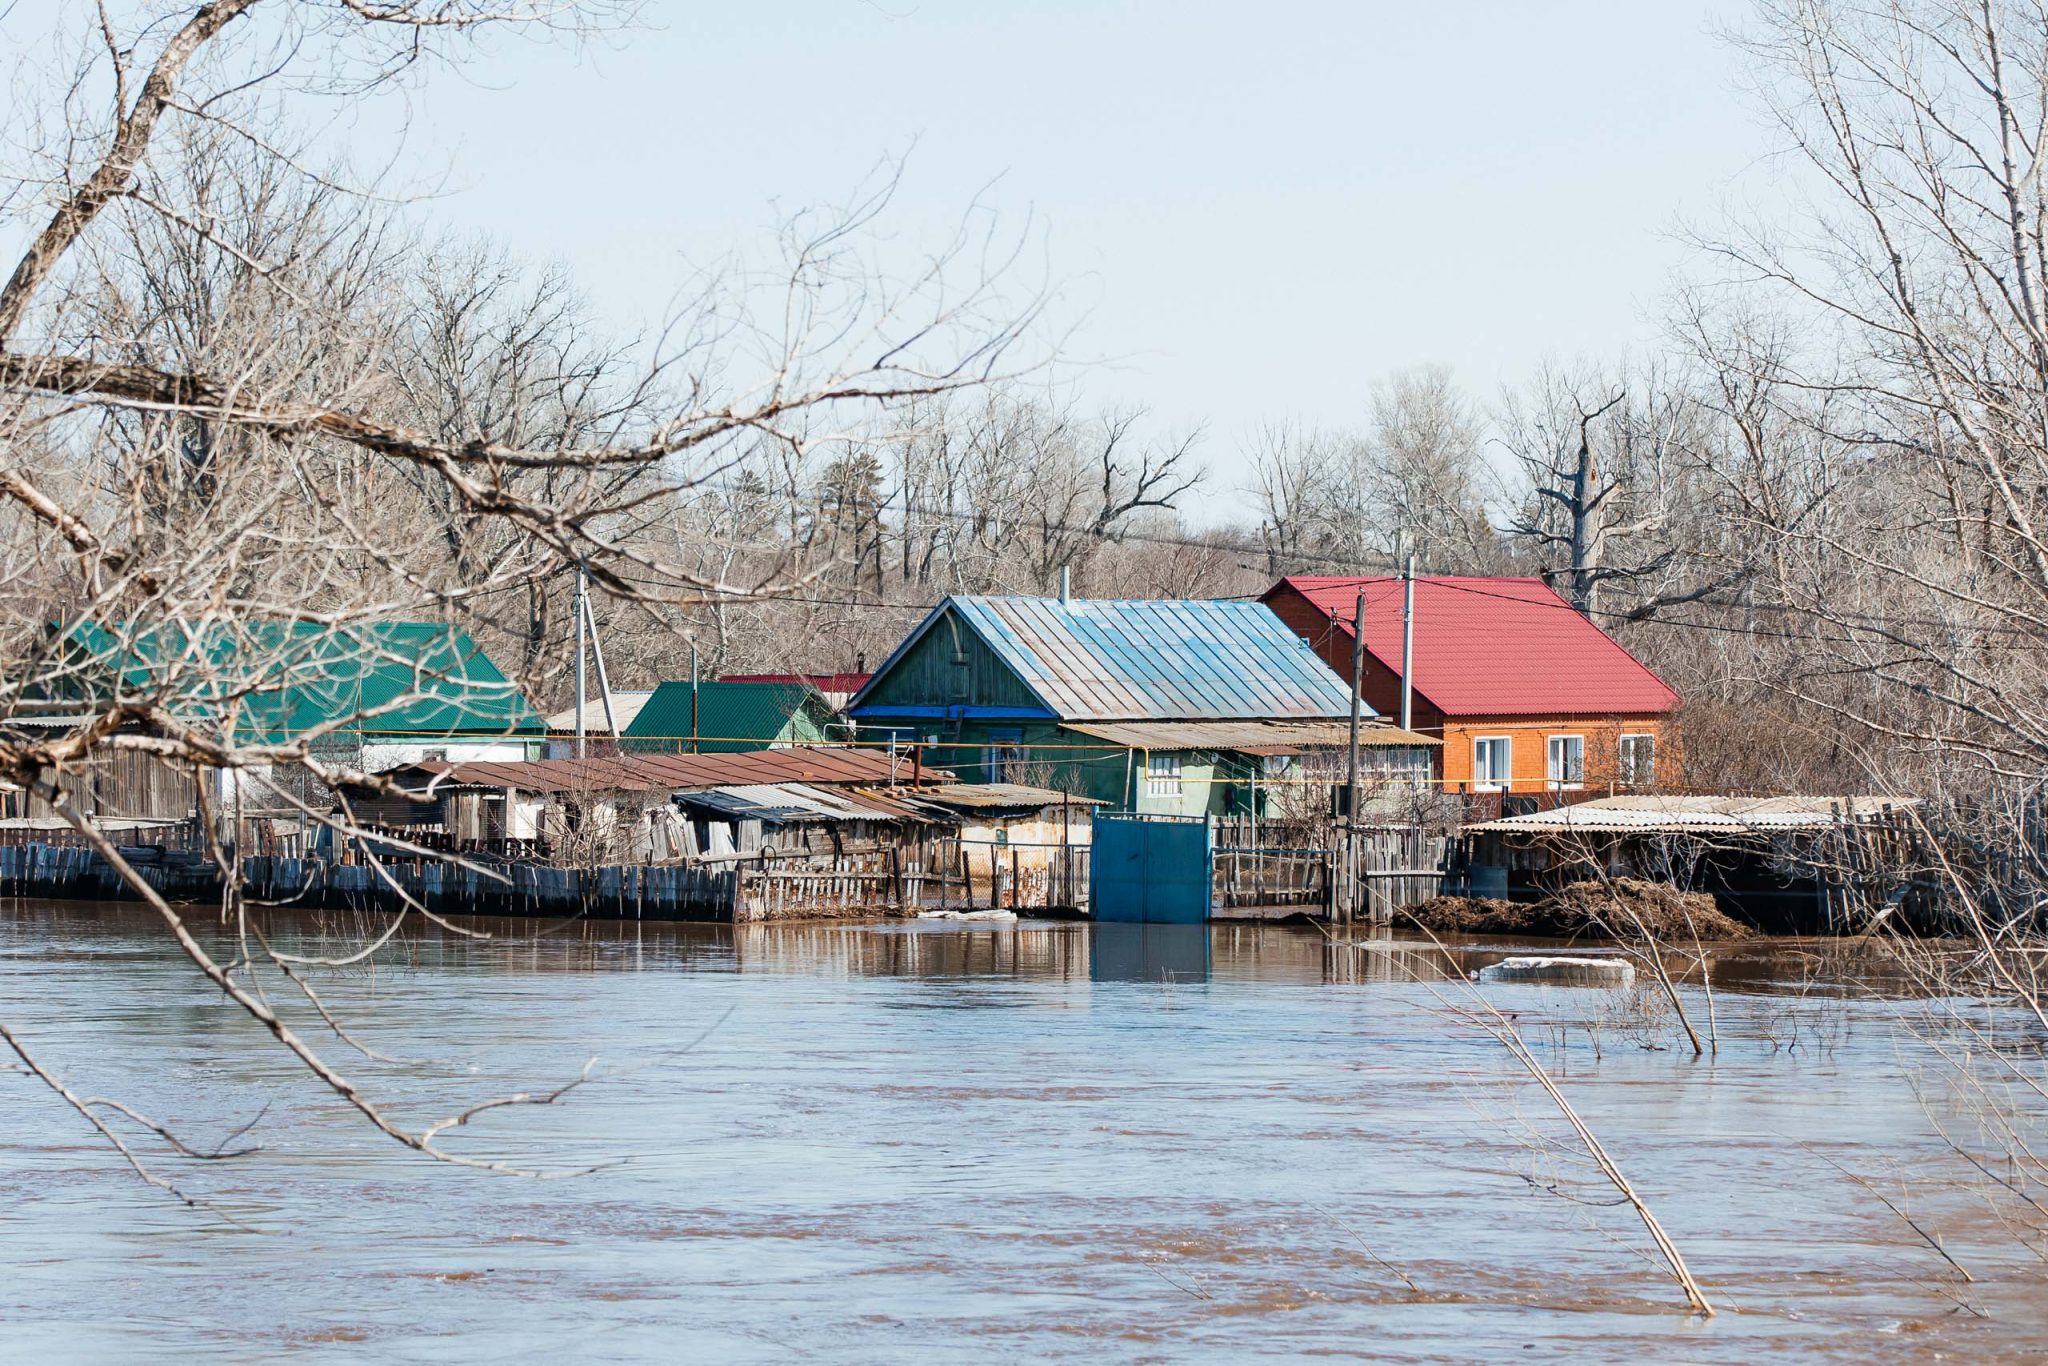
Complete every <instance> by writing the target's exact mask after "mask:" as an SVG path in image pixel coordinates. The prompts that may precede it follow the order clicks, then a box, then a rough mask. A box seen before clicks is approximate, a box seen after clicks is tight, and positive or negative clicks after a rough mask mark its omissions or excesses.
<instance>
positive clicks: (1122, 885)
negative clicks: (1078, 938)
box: [1088, 814, 1215, 925]
mask: <svg viewBox="0 0 2048 1366" xmlns="http://www.w3.org/2000/svg"><path fill="white" fill-rule="evenodd" d="M1093 843H1094V849H1093V852H1092V853H1091V854H1090V856H1089V861H1088V900H1089V907H1090V913H1091V914H1092V915H1093V916H1094V918H1095V919H1097V920H1103V921H1138V922H1145V923H1150V924H1172V925H1199V924H1201V923H1202V922H1203V921H1205V920H1207V919H1208V918H1209V892H1210V885H1211V878H1212V876H1213V871H1214V866H1215V850H1214V848H1213V846H1212V844H1211V841H1210V837H1209V822H1208V820H1207V818H1205V817H1201V816H1145V815H1131V814H1121V815H1114V816H1112V815H1107V814H1104V815H1098V816H1096V817H1095V831H1094V836H1093Z"/></svg>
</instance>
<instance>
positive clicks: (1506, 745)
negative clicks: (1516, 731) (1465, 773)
mask: <svg viewBox="0 0 2048 1366" xmlns="http://www.w3.org/2000/svg"><path fill="white" fill-rule="evenodd" d="M1488 745H1499V746H1500V747H1501V754H1502V756H1503V757H1504V759H1505V761H1506V762H1505V763H1504V764H1503V765H1502V767H1503V768H1504V769H1506V770H1507V771H1506V773H1505V774H1504V775H1503V776H1502V777H1500V778H1498V779H1495V778H1492V777H1487V776H1482V775H1481V771H1480V770H1481V768H1482V765H1481V764H1480V762H1479V756H1480V755H1481V754H1482V753H1484V752H1485V750H1486V746H1488ZM1514 784H1515V737H1514V736H1512V735H1475V736H1473V737H1472V790H1473V791H1474V792H1505V791H1507V790H1508V789H1509V788H1510V787H1513V786H1514Z"/></svg>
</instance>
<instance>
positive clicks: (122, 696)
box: [59, 621, 545, 744]
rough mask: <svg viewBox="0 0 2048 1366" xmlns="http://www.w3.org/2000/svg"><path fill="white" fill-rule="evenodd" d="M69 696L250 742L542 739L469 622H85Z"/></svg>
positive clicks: (68, 648) (66, 686)
mask: <svg viewBox="0 0 2048 1366" xmlns="http://www.w3.org/2000/svg"><path fill="white" fill-rule="evenodd" d="M59 648H60V650H61V651H62V654H63V656H64V661H65V666H66V667H65V678H64V682H63V684H62V685H61V686H60V688H59V691H61V692H62V693H63V694H65V695H67V696H70V697H75V698H82V699H88V700H92V701H96V702H113V701H122V700H131V699H132V700H142V701H149V702H153V703H156V704H158V705H161V706H164V707H167V708H168V709H169V710H170V711H171V712H172V713H173V714H175V715H177V716H180V717H182V718H184V719H185V720H187V721H190V722H193V723H195V724H199V725H204V726H209V727H218V728H219V733H220V734H222V735H223V736H224V737H226V738H229V739H232V740H233V741H236V742H238V743H243V744H280V743H284V742H285V741H288V740H291V739H295V738H298V737H300V736H304V735H306V734H308V733H310V732H314V731H318V730H321V729H322V728H326V729H325V732H324V733H325V734H331V735H335V736H337V737H341V738H346V739H361V738H364V737H368V736H382V735H391V736H403V737H408V738H411V737H430V738H445V737H452V736H458V735H461V736H473V735H539V734H541V733H543V731H544V729H545V726H544V724H543V722H542V720H541V718H540V715H539V714H538V713H537V712H535V711H534V709H533V707H532V706H531V705H530V704H529V703H528V702H527V700H526V697H525V695H524V694H523V693H521V692H520V691H519V689H518V688H517V687H516V686H514V685H513V684H512V682H511V681H510V680H508V679H507V678H506V677H505V675H504V674H503V673H502V672H500V671H499V669H498V666H497V665H495V664H493V663H492V662H491V660H490V657H489V656H488V655H486V654H485V653H484V652H483V650H482V649H481V648H480V647H479V646H478V645H477V643H476V641H474V640H473V639H471V638H470V635H469V633H468V632H467V631H464V630H462V629H461V628H460V627H455V626H446V625H442V624H439V623H435V622H422V621H385V622H364V623H358V624H354V625H348V626H331V625H328V624H327V623H324V622H303V621H295V622H285V621H252V622H219V623H206V624H202V625H193V624H187V623H182V622H173V623H167V624H165V625H162V626H138V625H133V624H127V623H122V624H117V625H114V626H108V625H105V624H102V623H100V622H96V621H84V622H79V623H78V624H76V625H74V626H72V627H71V628H70V629H69V630H68V631H64V632H62V638H61V642H60V647H59Z"/></svg>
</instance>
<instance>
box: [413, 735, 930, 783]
mask: <svg viewBox="0 0 2048 1366" xmlns="http://www.w3.org/2000/svg"><path fill="white" fill-rule="evenodd" d="M910 771H911V765H910V760H909V757H908V756H906V755H898V756H897V758H896V773H895V775H894V776H895V777H896V779H897V781H899V782H901V781H905V780H907V779H908V778H909V777H910ZM402 772H405V773H416V774H419V775H422V777H423V778H425V779H426V780H429V781H431V783H432V785H433V786H434V787H436V788H446V787H511V788H517V789H518V790H519V791H521V792H533V793H555V792H597V791H617V792H660V791H676V790H680V789H683V788H691V787H719V786H730V785H733V784H742V783H775V782H804V783H828V784H846V785H853V786H881V785H883V784H886V783H887V782H888V781H889V779H890V776H891V775H890V772H889V755H888V754H887V753H886V752H885V751H882V750H873V749H851V748H846V747H841V746H826V745H814V746H804V745H799V746H792V747H790V748H787V749H756V750H747V751H745V752H743V753H739V754H628V755H622V756H620V757H617V758H610V757H604V758H585V759H536V760H526V761H520V762H505V763H493V762H489V761H475V762H469V763H447V762H442V761H428V762H426V763H421V764H415V765H412V766H410V767H409V768H408V769H405V770H402ZM919 776H920V777H921V778H922V779H923V780H924V781H926V782H932V783H944V782H950V781H951V780H952V776H953V775H952V774H950V773H948V772H946V771H945V770H944V769H934V768H926V769H924V770H922V772H921V773H920V775H919Z"/></svg>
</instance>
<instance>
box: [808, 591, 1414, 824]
mask: <svg viewBox="0 0 2048 1366" xmlns="http://www.w3.org/2000/svg"><path fill="white" fill-rule="evenodd" d="M1350 705H1351V699H1350V694H1349V690H1348V689H1347V688H1346V687H1345V686H1344V683H1343V681H1342V680H1341V679H1340V678H1338V677H1337V675H1336V674H1334V673H1332V672H1331V671H1330V669H1329V668H1328V667H1327V666H1326V665H1325V664H1324V663H1323V662H1322V661H1321V660H1320V659H1319V658H1318V657H1317V656H1316V654H1315V652H1314V651H1313V650H1311V649H1310V648H1309V646H1308V645H1307V643H1306V642H1304V641H1303V640H1301V639H1300V638H1298V637H1297V636H1295V635H1294V634H1293V633H1292V632H1290V631H1289V630H1288V629H1287V628H1286V626H1285V625H1284V624H1282V622H1281V621H1280V619H1279V618H1278V617H1276V616H1274V614H1273V613H1272V612H1271V611H1269V610H1267V609H1266V608H1265V607H1263V606H1261V605H1260V604H1258V603H1254V602H1227V601H1192V602H1191V601H1156V600H1137V599H1078V598H1076V599H1064V598H1023V597H950V598H947V599H946V600H945V601H944V602H942V603H940V604H939V605H938V606H937V607H935V608H934V609H932V612H931V614H930V615H928V616H927V617H926V618H925V619H924V621H923V622H921V623H920V624H919V625H918V626H917V628H916V629H915V630H913V631H912V632H911V633H910V635H909V636H908V637H906V638H905V639H904V641H903V643H902V644H900V645H898V646H897V647H896V649H895V651H894V652H893V653H892V654H891V655H890V656H889V658H888V659H886V660H884V661H883V663H882V665H881V667H880V668H879V669H877V670H876V671H875V673H874V676H873V677H872V678H871V679H869V680H868V683H867V685H866V686H865V687H863V688H862V689H861V690H860V691H859V692H858V693H856V694H855V695H854V698H853V700H852V701H851V702H850V703H849V704H848V705H847V714H848V715H849V716H850V717H851V718H852V719H853V721H854V722H855V724H856V725H857V726H858V727H859V732H858V733H859V738H860V741H861V743H862V744H863V745H892V746H896V747H898V748H901V747H916V748H918V749H919V750H920V751H921V753H922V757H923V759H924V761H925V762H928V763H936V764H940V765H943V766H944V767H946V768H948V769H951V770H952V771H954V772H955V773H957V774H959V776H960V777H961V778H962V779H963V780H966V781H971V782H991V783H1006V782H1007V783H1028V784H1032V785H1035V786H1039V787H1045V788H1051V789H1056V790H1059V791H1064V792H1070V793H1073V794H1075V795H1077V796H1083V797H1089V798H1093V799H1096V800H1098V801H1100V802H1103V803H1105V804H1107V805H1109V806H1112V807H1115V808H1118V809H1123V810H1133V811H1142V812H1154V813H1159V814H1168V815H1192V816H1199V815H1216V816H1223V815H1229V814H1233V813H1236V812H1243V811H1249V810H1250V809H1252V806H1253V804H1254V803H1257V804H1259V805H1261V806H1263V805H1264V804H1265V802H1266V800H1267V798H1268V796H1269V793H1270V791H1271V787H1272V784H1270V783H1265V782H1264V781H1263V780H1264V779H1265V778H1266V776H1267V775H1268V773H1269V772H1270V770H1271V767H1272V764H1273V762H1274V761H1275V760H1284V759H1286V758H1287V757H1289V756H1298V755H1301V754H1303V753H1307V752H1311V751H1313V750H1315V749H1318V748H1321V749H1328V748H1330V747H1331V746H1333V745H1341V744H1342V743H1343V736H1344V732H1345V731H1346V730H1347V729H1348V717H1349V714H1350ZM1368 716H1370V709H1368ZM1369 735H1370V736H1371V737H1372V738H1377V739H1381V740H1387V741H1390V743H1389V744H1387V745H1386V746H1384V749H1385V751H1386V753H1387V754H1389V755H1393V754H1396V753H1397V752H1398V753H1401V754H1403V755H1407V756H1410V757H1408V758H1407V760H1406V761H1407V762H1420V763H1421V764H1422V765H1423V766H1424V767H1425V769H1426V767H1427V765H1428V763H1429V760H1428V759H1427V757H1426V756H1422V757H1421V758H1420V759H1419V760H1418V759H1416V758H1414V757H1412V752H1413V751H1414V750H1416V749H1417V748H1419V747H1423V746H1425V745H1426V742H1421V741H1418V739H1417V737H1413V736H1394V735H1392V734H1391V732H1390V731H1388V730H1386V729H1384V728H1375V729H1373V730H1372V731H1370V732H1369Z"/></svg>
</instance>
